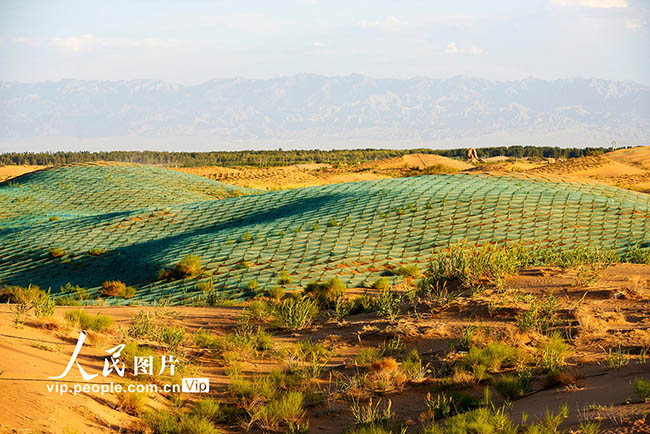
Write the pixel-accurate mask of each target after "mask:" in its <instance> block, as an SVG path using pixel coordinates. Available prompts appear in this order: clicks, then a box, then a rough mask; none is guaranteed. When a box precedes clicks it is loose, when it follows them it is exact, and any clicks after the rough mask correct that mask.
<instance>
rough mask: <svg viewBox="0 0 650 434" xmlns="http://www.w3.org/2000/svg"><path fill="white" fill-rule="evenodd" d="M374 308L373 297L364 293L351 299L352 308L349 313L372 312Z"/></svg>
mask: <svg viewBox="0 0 650 434" xmlns="http://www.w3.org/2000/svg"><path fill="white" fill-rule="evenodd" d="M375 310H376V307H375V299H374V297H371V296H369V295H368V294H366V293H364V294H362V295H358V296H356V297H355V298H354V299H353V300H352V308H351V310H350V314H357V313H365V312H373V311H375Z"/></svg>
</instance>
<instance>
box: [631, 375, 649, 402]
mask: <svg viewBox="0 0 650 434" xmlns="http://www.w3.org/2000/svg"><path fill="white" fill-rule="evenodd" d="M634 391H635V392H636V394H637V395H639V398H640V399H641V400H642V401H646V402H647V401H648V400H650V379H647V378H635V379H634Z"/></svg>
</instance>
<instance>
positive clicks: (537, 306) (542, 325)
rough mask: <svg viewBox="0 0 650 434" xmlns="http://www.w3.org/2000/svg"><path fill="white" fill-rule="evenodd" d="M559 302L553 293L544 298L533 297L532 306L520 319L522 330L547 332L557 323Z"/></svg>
mask: <svg viewBox="0 0 650 434" xmlns="http://www.w3.org/2000/svg"><path fill="white" fill-rule="evenodd" d="M557 311H558V302H557V300H556V298H555V297H554V296H553V295H549V296H548V297H546V298H545V299H543V300H541V301H540V300H538V299H533V301H532V302H531V303H530V307H529V308H528V310H526V311H525V312H524V313H523V314H522V315H521V316H520V317H519V318H518V319H517V325H518V326H519V329H520V330H521V331H527V330H535V331H538V332H540V333H547V332H548V331H549V330H550V329H551V328H552V327H553V326H554V325H555V324H556V323H557Z"/></svg>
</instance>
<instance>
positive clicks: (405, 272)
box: [394, 264, 420, 277]
mask: <svg viewBox="0 0 650 434" xmlns="http://www.w3.org/2000/svg"><path fill="white" fill-rule="evenodd" d="M394 273H395V274H397V275H398V276H402V277H418V276H419V275H420V270H419V269H418V266H417V265H415V264H414V265H403V266H401V267H399V268H398V269H397V270H395V271H394Z"/></svg>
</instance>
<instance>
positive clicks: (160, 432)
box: [142, 410, 181, 434]
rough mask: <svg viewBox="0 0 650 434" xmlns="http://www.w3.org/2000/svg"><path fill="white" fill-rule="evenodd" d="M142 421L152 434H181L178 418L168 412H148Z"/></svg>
mask: <svg viewBox="0 0 650 434" xmlns="http://www.w3.org/2000/svg"><path fill="white" fill-rule="evenodd" d="M142 419H143V420H144V422H145V423H146V424H147V426H148V427H149V429H150V430H151V432H152V434H181V432H180V427H179V424H178V418H177V417H176V416H175V415H173V414H170V413H167V412H166V411H160V410H156V411H147V412H145V413H144V415H143V417H142Z"/></svg>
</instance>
